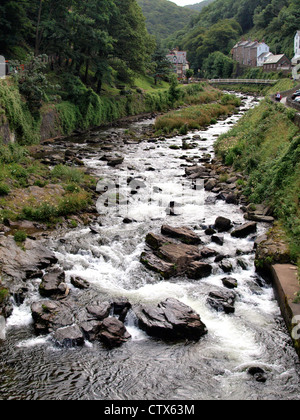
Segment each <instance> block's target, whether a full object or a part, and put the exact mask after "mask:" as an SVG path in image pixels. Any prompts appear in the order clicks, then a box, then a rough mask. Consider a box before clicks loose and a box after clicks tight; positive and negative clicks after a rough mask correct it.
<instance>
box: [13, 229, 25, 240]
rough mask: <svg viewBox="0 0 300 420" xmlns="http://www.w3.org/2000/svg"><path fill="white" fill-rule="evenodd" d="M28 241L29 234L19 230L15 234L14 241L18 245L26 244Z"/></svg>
mask: <svg viewBox="0 0 300 420" xmlns="http://www.w3.org/2000/svg"><path fill="white" fill-rule="evenodd" d="M26 239H27V234H26V232H24V231H22V230H18V231H17V232H16V233H15V234H14V240H15V241H16V242H17V243H22V242H25V241H26Z"/></svg>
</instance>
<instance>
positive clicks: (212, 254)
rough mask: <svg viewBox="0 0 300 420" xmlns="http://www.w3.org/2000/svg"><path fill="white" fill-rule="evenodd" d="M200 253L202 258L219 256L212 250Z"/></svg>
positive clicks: (203, 249)
mask: <svg viewBox="0 0 300 420" xmlns="http://www.w3.org/2000/svg"><path fill="white" fill-rule="evenodd" d="M200 252H201V256H202V258H210V257H215V256H216V255H217V254H218V253H217V251H216V250H214V249H210V248H202V249H201V251H200Z"/></svg>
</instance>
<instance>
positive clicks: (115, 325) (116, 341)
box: [99, 317, 131, 348]
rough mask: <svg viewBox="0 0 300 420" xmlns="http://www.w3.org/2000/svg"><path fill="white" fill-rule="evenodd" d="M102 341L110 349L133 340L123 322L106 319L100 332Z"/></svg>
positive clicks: (115, 319)
mask: <svg viewBox="0 0 300 420" xmlns="http://www.w3.org/2000/svg"><path fill="white" fill-rule="evenodd" d="M99 337H100V340H101V341H102V342H103V343H104V344H105V345H106V346H108V347H110V348H112V347H119V346H121V345H122V344H123V343H125V342H126V341H128V340H129V339H130V338H131V335H130V334H129V333H128V331H127V330H126V328H125V325H124V324H123V322H121V321H120V320H119V319H117V318H113V317H111V318H106V319H105V320H104V321H103V323H102V325H101V330H100V335H99Z"/></svg>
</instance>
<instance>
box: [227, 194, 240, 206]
mask: <svg viewBox="0 0 300 420" xmlns="http://www.w3.org/2000/svg"><path fill="white" fill-rule="evenodd" d="M225 201H226V203H227V204H238V202H239V200H238V197H237V195H236V194H234V193H230V194H227V196H226V198H225Z"/></svg>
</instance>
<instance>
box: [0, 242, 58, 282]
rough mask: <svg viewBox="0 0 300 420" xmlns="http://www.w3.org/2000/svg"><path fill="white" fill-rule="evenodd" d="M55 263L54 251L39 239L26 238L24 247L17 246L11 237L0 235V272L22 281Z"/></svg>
mask: <svg viewBox="0 0 300 420" xmlns="http://www.w3.org/2000/svg"><path fill="white" fill-rule="evenodd" d="M56 263H57V258H56V257H55V255H54V253H53V252H52V251H50V250H49V249H48V248H46V247H45V246H44V244H43V242H41V241H34V240H31V239H27V240H26V242H25V244H24V247H22V248H21V247H19V246H18V245H17V244H16V242H15V241H14V239H13V237H11V236H10V237H5V236H1V237H0V266H1V272H2V274H4V275H6V276H9V277H10V278H12V279H14V282H19V281H22V280H23V281H24V280H26V279H28V278H33V277H35V276H37V275H38V274H40V272H41V270H42V269H45V268H47V267H49V266H51V265H54V264H56Z"/></svg>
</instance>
